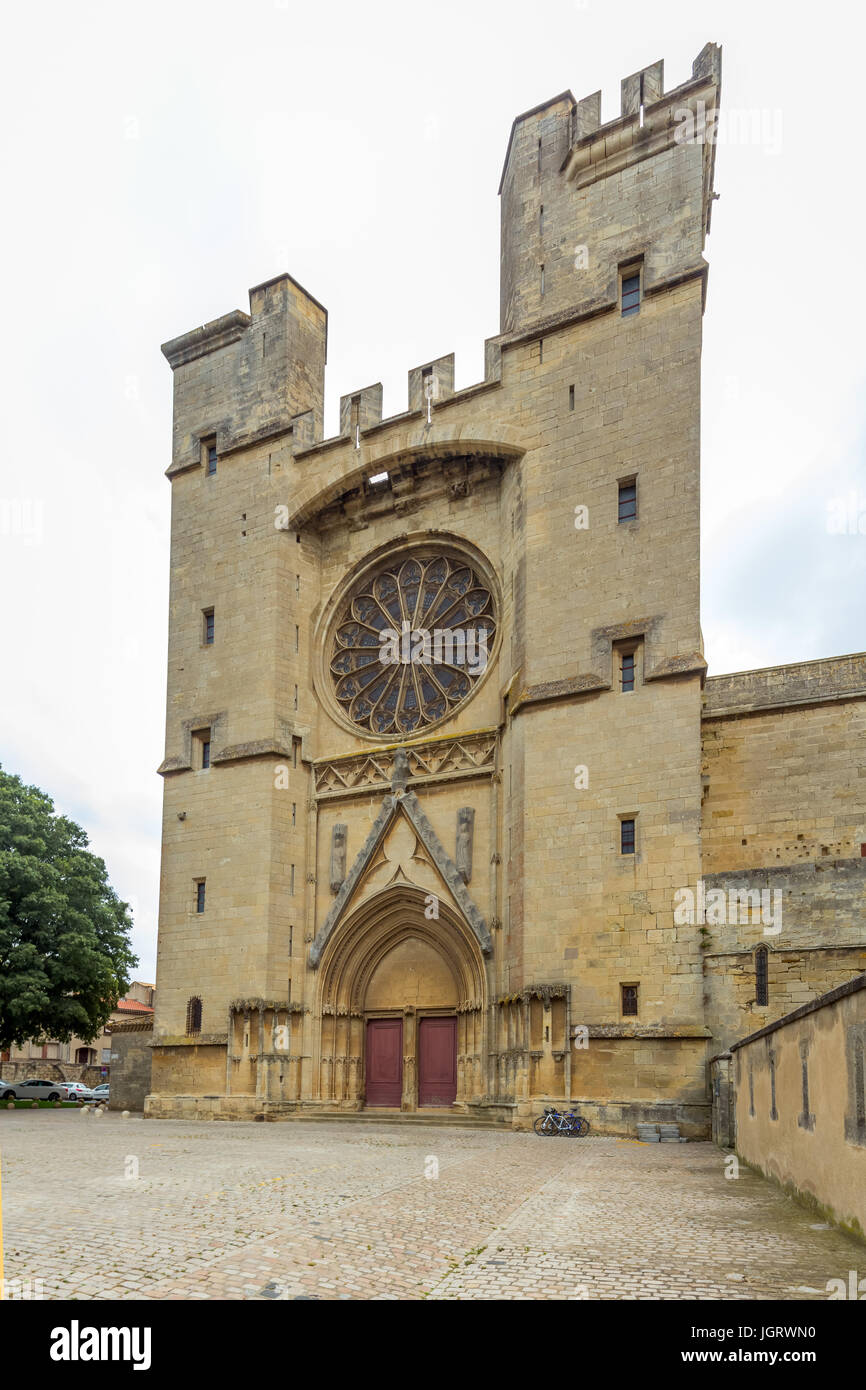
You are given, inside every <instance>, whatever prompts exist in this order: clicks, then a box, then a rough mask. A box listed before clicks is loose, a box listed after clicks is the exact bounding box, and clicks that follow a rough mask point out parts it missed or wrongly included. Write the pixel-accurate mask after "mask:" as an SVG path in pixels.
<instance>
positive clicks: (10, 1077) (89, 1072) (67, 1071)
mask: <svg viewBox="0 0 866 1390" xmlns="http://www.w3.org/2000/svg"><path fill="white" fill-rule="evenodd" d="M110 1073H111V1068H110V1067H102V1066H100V1065H99V1064H98V1063H97V1064H96V1065H93V1066H85V1065H84V1063H82V1062H52V1061H50V1060H48V1059H44V1058H42V1057H39V1058H31V1059H30V1060H29V1061H27V1060H25V1061H23V1062H0V1081H27V1080H28V1079H29V1078H30V1077H33V1078H34V1079H35V1080H36V1081H81V1082H83V1084H84V1085H85V1086H99V1085H101V1083H102V1082H103V1081H108V1079H109V1076H110Z"/></svg>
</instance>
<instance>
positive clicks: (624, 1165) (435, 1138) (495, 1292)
mask: <svg viewBox="0 0 866 1390" xmlns="http://www.w3.org/2000/svg"><path fill="white" fill-rule="evenodd" d="M0 1152H2V1174H3V1228H4V1236H5V1255H6V1271H5V1272H6V1280H7V1290H8V1292H10V1293H12V1296H14V1289H15V1285H14V1284H12V1285H11V1286H10V1285H9V1283H8V1281H10V1280H21V1281H23V1284H22V1287H26V1284H27V1281H37V1280H39V1281H41V1288H42V1294H43V1296H44V1297H45V1298H48V1299H104V1298H124V1299H143V1298H156V1299H190V1298H194V1299H214V1298H215V1299H226V1298H230V1299H263V1300H266V1299H279V1298H282V1299H299V1298H306V1299H358V1298H375V1299H420V1298H429V1299H499V1298H529V1299H536V1298H559V1299H561V1298H567V1299H584V1298H586V1299H621V1298H629V1299H633V1298H639V1299H659V1298H663V1299H677V1298H679V1299H685V1298H700V1299H759V1300H763V1299H774V1298H782V1299H821V1300H824V1299H826V1298H827V1292H826V1284H827V1281H828V1279H833V1278H843V1279H846V1280H847V1278H848V1271H849V1270H851V1269H857V1270H860V1271H862V1272H863V1273H866V1247H864V1246H863V1245H861V1244H860V1243H859V1242H857V1241H854V1240H852V1239H849V1238H848V1237H847V1236H845V1235H843V1234H842V1233H841V1232H839V1231H838V1230H836V1229H834V1228H832V1227H827V1226H826V1225H825V1224H824V1223H822V1222H821V1221H820V1220H819V1218H817V1217H815V1216H813V1215H812V1214H810V1213H809V1212H808V1211H806V1210H805V1209H803V1208H802V1207H800V1206H799V1205H798V1204H796V1203H794V1202H793V1201H791V1200H790V1199H788V1198H786V1197H785V1196H784V1195H783V1194H782V1193H781V1192H780V1191H779V1190H778V1189H777V1188H776V1187H775V1186H774V1185H772V1184H770V1183H768V1182H765V1181H764V1180H763V1179H761V1178H759V1177H756V1176H755V1175H754V1174H752V1173H750V1172H749V1171H748V1170H747V1169H745V1168H743V1167H741V1169H740V1176H739V1177H737V1178H736V1179H729V1178H726V1176H725V1163H726V1155H725V1154H723V1153H722V1152H721V1151H720V1150H718V1149H717V1148H715V1147H714V1146H713V1145H711V1144H697V1143H690V1144H669V1145H668V1144H665V1145H657V1144H656V1145H653V1144H638V1143H637V1142H635V1141H633V1140H623V1139H613V1138H588V1139H567V1138H552V1139H539V1138H537V1137H536V1136H535V1135H533V1134H513V1133H510V1132H506V1131H499V1130H494V1129H489V1130H485V1129H470V1128H462V1127H456V1126H455V1127H451V1126H441V1127H440V1126H434V1125H424V1124H413V1125H411V1126H409V1125H406V1126H402V1125H390V1124H389V1125H386V1124H381V1123H377V1122H373V1121H363V1120H362V1121H345V1122H343V1121H330V1122H329V1121H303V1122H300V1121H292V1122H288V1123H281V1124H255V1123H184V1122H181V1121H151V1120H149V1121H146V1122H145V1121H144V1120H142V1119H141V1118H140V1117H138V1116H132V1117H130V1118H128V1119H123V1117H122V1116H121V1115H118V1114H114V1113H111V1112H108V1113H106V1114H104V1115H101V1116H100V1117H98V1118H96V1117H94V1116H92V1115H85V1114H82V1113H79V1112H75V1113H67V1112H62V1111H47V1110H42V1111H34V1112H32V1113H28V1112H27V1111H23V1110H16V1111H0ZM728 1161H729V1162H730V1160H728ZM31 1287H33V1288H34V1289H35V1288H36V1285H35V1283H34V1284H31Z"/></svg>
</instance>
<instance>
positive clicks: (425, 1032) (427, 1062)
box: [365, 1015, 457, 1109]
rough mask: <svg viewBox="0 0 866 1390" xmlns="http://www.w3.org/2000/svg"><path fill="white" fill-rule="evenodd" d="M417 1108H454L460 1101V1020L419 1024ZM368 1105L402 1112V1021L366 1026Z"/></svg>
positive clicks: (376, 1020) (379, 1021)
mask: <svg viewBox="0 0 866 1390" xmlns="http://www.w3.org/2000/svg"><path fill="white" fill-rule="evenodd" d="M417 1071H418V1105H419V1106H432V1105H438V1106H442V1105H453V1104H454V1101H455V1100H456V1099H457V1019H456V1018H455V1017H454V1016H453V1015H451V1016H447V1015H446V1016H438V1015H436V1016H433V1017H430V1018H421V1019H419V1020H418V1067H417ZM365 1074H366V1103H367V1105H369V1106H388V1107H392V1108H396V1109H399V1108H400V1106H401V1104H402V1100H403V1020H402V1018H371V1019H369V1020H368V1022H367V1056H366V1066H365Z"/></svg>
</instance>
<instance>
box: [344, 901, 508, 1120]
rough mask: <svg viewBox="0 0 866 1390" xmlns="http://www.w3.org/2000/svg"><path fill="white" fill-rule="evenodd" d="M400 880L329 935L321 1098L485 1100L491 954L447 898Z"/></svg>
mask: <svg viewBox="0 0 866 1390" xmlns="http://www.w3.org/2000/svg"><path fill="white" fill-rule="evenodd" d="M429 911H430V908H429V900H428V897H427V895H425V894H424V892H423V891H422V890H421V889H419V888H417V887H415V886H413V885H412V884H409V883H406V882H400V883H393V884H391V885H390V886H389V887H388V888H386V889H383V890H382V891H381V892H380V893H376V894H374V895H373V896H372V897H370V898H367V899H365V901H364V902H363V903H361V904H360V906H359V907H358V908H357V909H356V910H355V911H354V912H353V913H351V914H349V915H347V916H346V917H345V918H344V919H343V921H342V922H341V923H340V925H339V926H338V927H337V929H336V930H335V931H334V933H333V935H332V936H331V937H330V939H329V940H328V942H327V944H326V946H325V948H324V950H323V953H322V960H321V966H320V970H319V996H318V1012H319V1015H320V1019H321V1029H320V1038H321V1051H320V1056H319V1060H318V1079H319V1099H321V1100H324V1101H327V1102H330V1103H332V1104H336V1105H341V1106H344V1107H346V1108H349V1109H361V1108H363V1107H364V1106H368V1105H369V1106H392V1107H397V1106H399V1108H400V1109H401V1110H404V1111H405V1110H415V1109H416V1108H417V1107H418V1106H419V1104H421V1105H440V1106H441V1105H455V1106H456V1107H457V1108H462V1107H465V1106H466V1105H467V1104H469V1103H471V1102H473V1101H477V1100H478V1099H479V1098H480V1096H481V1094H482V1092H483V1089H484V1088H483V1085H482V1074H483V1073H482V1058H483V1056H484V1039H483V1032H484V1024H485V1003H486V996H487V987H486V971H485V966H484V959H483V956H482V953H481V949H480V946H479V942H478V939H477V936H476V934H475V932H474V931H473V929H472V927H470V925H469V923H468V922H466V921H465V920H463V919H462V917H461V914H460V913H459V912H458V911H457V909H456V908H455V907H453V906H451V905H449V904H447V903H446V902H443V901H442V900H441V899H440V900H439V901H438V904H437V911H438V916H428V915H427V914H428V912H429Z"/></svg>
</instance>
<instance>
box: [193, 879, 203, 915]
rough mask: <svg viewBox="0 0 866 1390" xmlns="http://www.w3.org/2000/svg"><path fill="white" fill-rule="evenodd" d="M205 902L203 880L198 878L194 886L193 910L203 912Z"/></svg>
mask: <svg viewBox="0 0 866 1390" xmlns="http://www.w3.org/2000/svg"><path fill="white" fill-rule="evenodd" d="M204 902H205V880H204V879H203V878H200V879H199V880H198V881H197V883H196V885H195V910H196V912H204Z"/></svg>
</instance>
